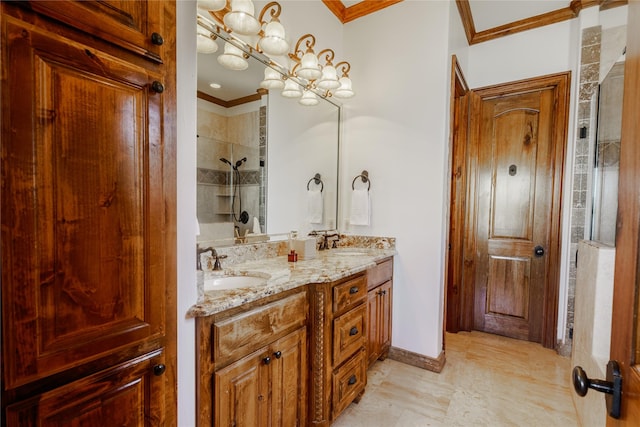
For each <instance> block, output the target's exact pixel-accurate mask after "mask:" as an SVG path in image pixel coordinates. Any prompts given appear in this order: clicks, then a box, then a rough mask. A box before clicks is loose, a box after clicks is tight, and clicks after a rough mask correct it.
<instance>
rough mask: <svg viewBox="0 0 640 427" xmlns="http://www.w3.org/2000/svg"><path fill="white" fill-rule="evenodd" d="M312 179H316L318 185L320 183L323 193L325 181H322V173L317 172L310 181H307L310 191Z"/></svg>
mask: <svg viewBox="0 0 640 427" xmlns="http://www.w3.org/2000/svg"><path fill="white" fill-rule="evenodd" d="M311 181H314V182H315V183H316V185H320V192H321V193H322V190H324V182H322V180H321V179H320V174H319V173H317V174H315V175H314V176H313V178H311V179H310V180H309V182H307V191H309V184H311Z"/></svg>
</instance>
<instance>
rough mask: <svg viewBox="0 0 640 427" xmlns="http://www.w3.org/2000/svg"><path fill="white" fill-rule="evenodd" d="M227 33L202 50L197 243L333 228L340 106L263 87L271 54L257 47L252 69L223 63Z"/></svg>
mask: <svg viewBox="0 0 640 427" xmlns="http://www.w3.org/2000/svg"><path fill="white" fill-rule="evenodd" d="M200 18H201V17H199V18H198V20H199V23H200V22H201V20H200ZM199 28H201V26H200V25H199ZM205 28H207V29H208V30H209V31H210V32H213V33H215V32H216V30H217V28H216V26H215V25H213V24H212V25H208V26H206V27H205ZM199 31H201V30H199ZM207 34H209V33H207ZM199 37H201V36H199ZM224 37H228V35H227V34H226V33H224V32H220V33H219V34H216V36H215V40H212V41H214V42H215V43H217V44H218V49H217V52H214V53H207V54H205V53H198V120H197V122H198V150H197V153H198V159H197V165H198V171H197V173H198V176H197V185H198V189H197V215H198V222H199V229H200V234H199V236H198V242H199V243H200V244H201V245H202V244H204V243H205V242H206V243H208V244H211V245H213V246H227V245H231V244H238V243H255V242H259V241H265V240H269V239H271V238H272V236H273V235H276V234H280V235H281V234H285V233H288V232H289V231H291V230H297V231H299V232H300V233H306V232H308V231H311V230H319V229H327V228H334V227H335V226H336V224H337V209H338V206H337V200H338V194H337V185H338V153H339V134H340V132H339V126H340V124H339V121H340V108H339V106H338V105H337V104H334V103H333V102H330V101H329V100H326V99H321V100H320V102H319V104H318V105H315V106H311V107H309V106H302V105H300V104H299V103H298V100H297V99H288V98H285V97H283V96H281V94H280V93H279V91H277V90H272V91H271V93H268V92H267V91H266V90H264V89H261V88H260V82H261V81H262V79H263V78H264V70H265V66H267V63H268V58H266V57H265V56H264V55H261V54H256V52H253V51H250V50H246V52H245V55H244V58H245V59H246V60H247V62H248V68H247V69H246V70H242V71H231V70H227V69H225V68H223V67H221V66H220V65H219V63H218V60H217V57H218V56H219V55H220V54H222V53H223V50H224V49H223V46H224V44H225V41H224V40H223V38H224ZM210 38H211V39H213V37H210ZM209 50H212V49H209ZM212 83H215V84H218V85H220V86H221V87H220V88H218V89H214V88H213V87H212V86H210V85H211V84H212ZM316 174H319V175H320V179H321V184H320V185H318V184H316V180H315V179H312V178H314V177H315V175H316ZM310 180H311V182H309V181H310ZM320 189H322V191H321V192H320ZM311 207H313V209H311ZM267 233H268V234H267Z"/></svg>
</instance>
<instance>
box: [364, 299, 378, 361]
mask: <svg viewBox="0 0 640 427" xmlns="http://www.w3.org/2000/svg"><path fill="white" fill-rule="evenodd" d="M367 316H368V319H367V356H368V358H369V363H368V366H371V365H372V364H373V362H375V361H376V359H378V355H379V354H380V340H379V339H378V336H379V335H380V332H379V331H378V328H379V324H378V319H379V317H380V315H379V312H378V289H377V288H376V289H372V290H370V291H369V293H368V297H367Z"/></svg>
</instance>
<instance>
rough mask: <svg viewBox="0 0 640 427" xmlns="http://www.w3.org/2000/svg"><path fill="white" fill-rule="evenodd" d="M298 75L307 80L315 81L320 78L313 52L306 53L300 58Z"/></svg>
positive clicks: (316, 59) (316, 58)
mask: <svg viewBox="0 0 640 427" xmlns="http://www.w3.org/2000/svg"><path fill="white" fill-rule="evenodd" d="M298 75H299V76H300V77H302V78H303V79H307V80H316V79H318V78H319V77H320V76H322V71H321V70H320V64H318V57H317V56H316V55H315V53H313V50H310V51H307V52H306V53H305V54H304V55H303V56H302V59H301V60H300V68H298Z"/></svg>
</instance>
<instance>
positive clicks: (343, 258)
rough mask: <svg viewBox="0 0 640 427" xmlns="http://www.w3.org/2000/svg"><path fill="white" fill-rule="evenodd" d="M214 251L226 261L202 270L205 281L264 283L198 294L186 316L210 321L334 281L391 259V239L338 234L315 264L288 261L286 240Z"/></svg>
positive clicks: (392, 242) (393, 251) (317, 256)
mask: <svg viewBox="0 0 640 427" xmlns="http://www.w3.org/2000/svg"><path fill="white" fill-rule="evenodd" d="M217 252H218V254H219V255H226V256H227V258H225V259H222V260H221V261H222V266H223V271H220V272H218V271H205V272H204V278H205V280H207V279H209V278H212V277H215V276H257V277H262V278H265V279H267V281H266V284H262V285H259V286H255V287H248V288H238V289H226V290H215V291H206V292H205V291H202V290H199V295H200V297H199V298H198V302H197V303H196V304H195V305H193V306H192V307H191V308H190V309H189V311H188V313H187V316H188V317H202V316H210V315H212V314H215V313H219V312H221V311H224V310H228V309H230V308H234V307H238V306H240V305H242V304H245V303H248V302H252V301H256V300H259V299H261V298H264V297H266V296H269V295H274V294H277V293H280V292H284V291H286V290H289V289H294V288H296V287H299V286H304V285H306V284H309V283H325V282H333V281H335V280H339V279H342V278H345V277H348V276H350V275H352V274H355V273H359V272H361V271H364V270H366V269H368V268H370V267H373V266H375V263H376V262H377V261H379V260H381V259H384V258H388V257H390V256H393V255H395V254H396V250H395V238H388V237H371V236H350V235H341V236H340V241H339V243H338V247H337V248H334V249H329V250H324V251H317V253H316V257H315V258H314V259H310V260H302V261H297V262H289V261H288V260H287V253H288V252H289V243H288V242H287V241H284V242H268V243H258V244H253V245H251V244H249V245H243V246H234V247H228V248H220V249H219V250H218V249H217ZM341 253H342V254H341ZM204 265H206V263H203V266H204ZM199 286H202V284H200V285H199Z"/></svg>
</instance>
